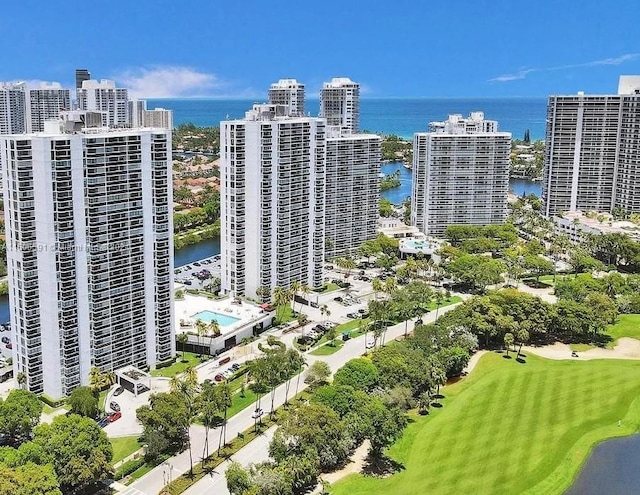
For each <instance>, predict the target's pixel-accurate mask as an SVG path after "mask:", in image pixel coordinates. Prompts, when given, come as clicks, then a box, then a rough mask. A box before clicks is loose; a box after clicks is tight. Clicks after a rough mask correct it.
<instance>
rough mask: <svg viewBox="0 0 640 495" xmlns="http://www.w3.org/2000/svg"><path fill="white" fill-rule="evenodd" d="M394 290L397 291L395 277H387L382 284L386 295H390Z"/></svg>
mask: <svg viewBox="0 0 640 495" xmlns="http://www.w3.org/2000/svg"><path fill="white" fill-rule="evenodd" d="M396 290H398V281H397V280H396V278H395V277H389V278H388V279H387V280H385V282H384V291H385V292H386V293H387V294H389V295H391V294H393V293H394V292H395V291H396Z"/></svg>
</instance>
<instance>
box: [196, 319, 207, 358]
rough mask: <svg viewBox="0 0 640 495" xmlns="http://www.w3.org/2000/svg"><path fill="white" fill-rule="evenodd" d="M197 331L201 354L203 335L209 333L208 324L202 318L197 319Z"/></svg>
mask: <svg viewBox="0 0 640 495" xmlns="http://www.w3.org/2000/svg"><path fill="white" fill-rule="evenodd" d="M196 333H197V334H198V347H199V351H200V352H199V354H200V355H202V340H201V337H203V336H204V335H206V334H207V324H206V323H205V322H204V321H202V320H200V319H198V320H196Z"/></svg>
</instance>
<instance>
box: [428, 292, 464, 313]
mask: <svg viewBox="0 0 640 495" xmlns="http://www.w3.org/2000/svg"><path fill="white" fill-rule="evenodd" d="M461 301H462V298H461V297H460V296H451V297H450V298H449V299H445V300H444V301H442V302H441V303H440V307H441V308H444V307H445V306H451V305H452V304H455V303H459V302H461ZM428 307H429V309H430V310H431V311H434V310H435V309H437V308H438V305H437V304H436V303H435V302H433V301H432V302H431V303H430V304H429V306H428Z"/></svg>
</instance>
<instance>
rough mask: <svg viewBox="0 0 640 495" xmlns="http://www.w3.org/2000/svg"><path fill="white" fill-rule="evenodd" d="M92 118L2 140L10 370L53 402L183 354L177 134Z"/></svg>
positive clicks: (70, 118) (69, 117)
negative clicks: (175, 212) (113, 374)
mask: <svg viewBox="0 0 640 495" xmlns="http://www.w3.org/2000/svg"><path fill="white" fill-rule="evenodd" d="M94 117H95V118H97V121H98V122H101V116H100V115H96V116H91V115H90V114H87V113H84V112H77V111H76V112H68V113H67V114H66V115H64V116H63V120H61V121H60V122H47V124H46V125H45V131H44V132H43V133H38V134H24V135H10V136H3V137H2V138H0V161H1V163H2V169H3V178H4V189H5V226H6V235H7V240H6V242H7V269H8V276H9V279H10V281H9V287H10V294H9V301H10V308H11V329H12V341H13V345H14V347H13V355H14V366H15V370H16V374H18V373H24V374H25V375H26V377H27V382H26V383H27V387H28V389H29V390H31V391H33V392H35V393H44V394H46V395H48V396H49V397H52V398H60V397H64V396H66V395H68V394H69V393H70V392H71V391H72V390H73V389H74V388H75V387H77V386H80V385H87V384H88V381H89V370H90V369H91V367H93V366H97V367H98V368H100V369H101V370H103V371H111V370H117V369H119V368H122V367H125V366H128V365H133V366H136V367H153V366H154V365H155V364H156V363H158V362H161V361H166V360H168V359H170V358H171V357H173V356H174V354H175V342H174V328H173V324H174V323H173V322H174V318H173V292H172V284H173V281H172V270H173V232H172V215H171V204H172V186H171V134H170V132H168V131H166V130H164V129H132V130H109V129H106V128H91V127H88V126H87V124H88V123H90V122H92V121H95V118H94Z"/></svg>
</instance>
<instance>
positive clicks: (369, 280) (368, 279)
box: [360, 275, 371, 282]
mask: <svg viewBox="0 0 640 495" xmlns="http://www.w3.org/2000/svg"><path fill="white" fill-rule="evenodd" d="M360 280H362V281H363V282H371V279H370V278H369V277H367V276H365V275H363V276H362V277H360Z"/></svg>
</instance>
